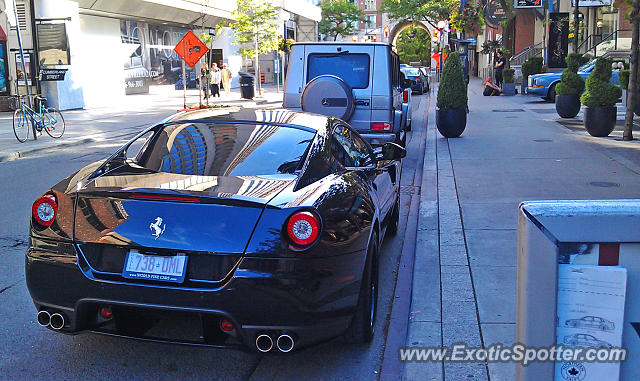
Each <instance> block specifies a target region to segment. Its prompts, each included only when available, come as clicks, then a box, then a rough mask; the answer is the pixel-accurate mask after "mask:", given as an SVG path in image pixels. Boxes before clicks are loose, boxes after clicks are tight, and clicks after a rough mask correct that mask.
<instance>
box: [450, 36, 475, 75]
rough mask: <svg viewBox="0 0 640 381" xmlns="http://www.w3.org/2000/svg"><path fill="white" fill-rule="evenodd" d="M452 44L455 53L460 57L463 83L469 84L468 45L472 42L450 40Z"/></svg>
mask: <svg viewBox="0 0 640 381" xmlns="http://www.w3.org/2000/svg"><path fill="white" fill-rule="evenodd" d="M452 42H453V43H454V44H455V45H454V46H455V47H456V51H457V52H458V55H459V56H460V62H462V72H463V73H464V81H465V82H466V83H467V84H469V48H468V47H469V45H470V44H471V42H472V41H470V40H457V39H452Z"/></svg>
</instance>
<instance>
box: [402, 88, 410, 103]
mask: <svg viewBox="0 0 640 381" xmlns="http://www.w3.org/2000/svg"><path fill="white" fill-rule="evenodd" d="M407 102H409V90H405V91H403V92H402V103H407Z"/></svg>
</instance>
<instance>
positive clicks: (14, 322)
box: [0, 95, 429, 380]
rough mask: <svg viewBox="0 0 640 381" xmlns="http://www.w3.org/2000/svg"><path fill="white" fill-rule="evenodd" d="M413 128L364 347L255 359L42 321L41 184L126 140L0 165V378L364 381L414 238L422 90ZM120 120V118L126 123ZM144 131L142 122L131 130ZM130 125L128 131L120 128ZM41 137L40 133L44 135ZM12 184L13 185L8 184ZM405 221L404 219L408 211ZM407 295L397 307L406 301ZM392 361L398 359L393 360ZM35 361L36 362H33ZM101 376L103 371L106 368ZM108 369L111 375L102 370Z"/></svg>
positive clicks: (371, 372) (373, 369) (378, 351)
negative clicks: (68, 331)
mask: <svg viewBox="0 0 640 381" xmlns="http://www.w3.org/2000/svg"><path fill="white" fill-rule="evenodd" d="M414 102H415V105H414V109H413V115H414V116H413V132H411V135H410V139H409V142H408V145H409V153H408V156H407V158H406V159H405V160H404V161H403V174H402V195H401V202H402V208H401V220H400V228H399V234H398V235H397V236H396V237H392V238H388V239H386V240H385V243H384V246H383V247H382V252H383V254H382V262H381V264H380V268H381V273H380V294H379V306H378V319H377V321H376V327H375V336H374V339H373V342H371V343H370V344H369V345H345V344H343V343H341V342H340V341H339V340H337V341H331V342H327V343H324V344H321V345H319V346H315V347H312V348H309V349H305V350H301V351H300V352H296V353H292V354H289V355H276V354H274V355H271V354H269V355H266V356H265V355H262V356H261V355H257V354H250V353H245V352H242V351H237V350H218V349H211V348H203V347H188V346H179V345H165V344H156V343H146V342H139V341H132V340H126V339H119V338H112V337H107V336H101V335H95V334H83V335H78V336H65V335H61V334H57V333H54V332H51V331H49V330H47V329H44V328H42V327H40V326H39V325H38V324H37V322H36V320H35V315H36V310H35V308H34V306H33V304H32V302H31V300H30V297H29V293H28V291H27V288H26V285H25V281H24V252H25V250H26V248H27V243H26V241H27V228H28V224H29V222H28V221H29V210H30V207H31V203H32V202H33V200H34V199H35V198H37V197H38V196H39V195H40V194H41V193H42V192H43V191H44V190H46V189H47V188H48V187H50V186H51V185H52V184H55V183H56V182H57V181H59V180H60V179H61V178H64V177H66V176H67V175H68V174H70V173H72V172H74V171H75V170H77V169H79V168H81V167H83V166H85V165H87V164H89V163H91V162H94V161H97V160H100V159H103V158H104V157H106V156H108V155H109V154H111V153H112V152H113V151H114V150H115V149H117V148H118V147H119V146H121V145H122V144H123V143H124V142H126V139H127V136H130V135H131V134H133V133H134V132H133V131H131V132H128V134H127V135H126V136H119V137H115V138H112V139H106V140H104V141H103V142H99V143H90V144H86V145H82V146H79V147H78V146H72V147H65V148H61V149H53V150H47V151H43V152H41V153H38V154H34V155H31V156H28V157H24V158H21V159H19V160H15V161H9V162H3V163H0V181H2V183H3V184H7V185H8V186H4V187H2V190H1V192H2V199H3V200H5V202H4V203H3V205H2V206H0V216H1V217H0V226H2V234H1V235H0V246H1V248H2V252H1V254H0V257H1V258H2V259H3V261H4V262H3V266H2V271H1V272H0V316H4V317H10V318H7V319H6V321H5V324H3V325H2V328H1V330H0V342H2V343H3V347H4V348H5V350H3V351H2V353H1V354H0V378H2V379H27V378H36V377H38V378H39V377H49V378H65V379H90V378H94V379H102V378H105V377H108V378H109V379H142V378H144V379H158V380H161V379H162V380H164V379H167V380H168V379H176V378H178V379H184V378H191V379H228V380H232V379H233V380H254V379H255V380H262V379H301V378H307V379H325V380H326V379H336V380H337V379H357V380H360V379H371V380H375V379H377V377H378V373H379V372H380V367H381V364H382V357H383V353H384V348H385V341H386V339H387V338H386V335H385V333H386V332H387V329H388V325H389V318H390V315H391V307H392V301H393V300H392V299H393V297H392V295H393V293H394V287H395V283H396V276H397V268H398V263H399V260H400V255H401V253H402V252H403V245H407V247H408V248H409V254H412V253H411V251H412V250H413V247H414V243H413V242H407V243H405V236H406V232H405V228H406V224H407V217H408V215H409V214H410V213H411V214H412V215H413V218H414V219H415V214H416V211H415V210H413V211H412V212H410V211H409V210H408V206H409V205H410V203H411V200H412V198H417V197H419V186H418V187H416V186H415V183H414V180H415V178H416V176H418V177H419V176H420V175H421V169H422V156H421V151H420V147H421V144H424V132H425V129H426V119H425V117H426V110H427V108H428V104H429V98H428V95H424V96H417V95H416V96H414ZM160 119H161V118H160V117H157V116H156V115H154V114H152V113H149V114H146V115H145V116H144V117H143V118H140V117H139V116H138V117H137V119H135V122H134V123H135V124H141V123H142V120H144V121H146V122H148V123H152V122H156V121H158V120H160ZM128 120H129V119H127V118H126V117H125V118H123V120H122V122H121V123H122V124H123V125H125V126H126V125H127V121H128ZM138 128H141V127H138ZM127 131H129V130H127ZM42 139H43V140H44V139H47V137H43V138H42ZM12 184H13V185H12ZM409 218H411V216H409ZM409 302H410V301H409V300H408V299H403V300H397V299H396V303H409ZM396 361H397V359H396ZM34 364H37V365H34ZM105 372H106V373H105ZM107 375H108V376H107Z"/></svg>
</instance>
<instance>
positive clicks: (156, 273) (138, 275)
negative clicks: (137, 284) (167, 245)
mask: <svg viewBox="0 0 640 381" xmlns="http://www.w3.org/2000/svg"><path fill="white" fill-rule="evenodd" d="M186 267H187V256H186V255H185V254H178V255H171V256H159V255H146V254H141V253H140V252H139V251H138V250H129V253H128V254H127V259H126V260H125V262H124V269H123V270H122V276H123V277H125V278H131V279H146V280H159V281H164V282H175V283H182V282H183V281H184V273H185V268H186Z"/></svg>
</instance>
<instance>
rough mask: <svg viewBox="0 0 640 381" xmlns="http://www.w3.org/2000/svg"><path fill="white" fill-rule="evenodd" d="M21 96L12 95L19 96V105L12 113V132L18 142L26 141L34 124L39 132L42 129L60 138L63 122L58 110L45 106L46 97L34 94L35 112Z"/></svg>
mask: <svg viewBox="0 0 640 381" xmlns="http://www.w3.org/2000/svg"><path fill="white" fill-rule="evenodd" d="M23 97H24V95H21V96H19V97H14V98H19V104H20V107H18V108H17V109H16V111H15V112H14V113H13V134H14V135H15V136H16V139H18V141H19V142H20V143H24V142H26V141H27V139H29V131H30V130H31V126H35V129H36V131H37V132H39V133H40V134H42V130H44V131H45V132H46V133H47V135H49V136H51V137H52V138H54V139H58V138H61V137H62V134H64V127H65V123H64V118H63V117H62V114H61V113H60V111H58V110H57V109H55V108H53V107H46V106H45V102H46V101H47V99H46V98H43V97H41V96H39V95H36V96H34V102H37V103H38V107H37V109H38V111H37V112H36V111H35V110H34V109H33V108H31V107H29V106H28V105H27V104H26V103H24V101H23V100H22V98H23ZM27 121H29V123H28V122H27Z"/></svg>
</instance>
